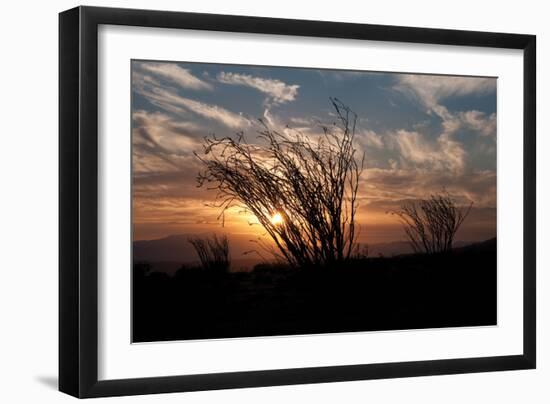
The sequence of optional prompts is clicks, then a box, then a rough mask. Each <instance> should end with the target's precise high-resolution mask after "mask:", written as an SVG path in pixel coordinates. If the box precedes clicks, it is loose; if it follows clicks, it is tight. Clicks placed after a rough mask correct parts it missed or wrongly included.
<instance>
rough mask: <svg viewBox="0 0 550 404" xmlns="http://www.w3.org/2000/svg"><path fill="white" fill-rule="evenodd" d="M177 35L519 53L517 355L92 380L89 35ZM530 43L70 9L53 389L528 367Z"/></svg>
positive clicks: (94, 41) (93, 121) (123, 390)
mask: <svg viewBox="0 0 550 404" xmlns="http://www.w3.org/2000/svg"><path fill="white" fill-rule="evenodd" d="M100 24H113V25H126V26H141V27H158V28H176V29H177V28H180V29H194V30H207V31H226V32H242V33H259V34H277V35H291V36H308V37H318V38H343V39H360V40H371V41H391V42H404V43H424V44H439V45H451V46H452V45H463V46H476V47H488V48H510V49H520V50H523V60H524V77H523V80H524V89H523V106H524V107H523V108H524V110H523V119H524V122H523V131H524V132H523V139H524V157H523V169H524V178H523V179H524V190H523V192H524V211H523V217H524V235H523V243H524V244H523V251H524V256H523V354H521V355H511V356H495V357H482V358H466V359H444V360H426V361H415V362H400V363H379V364H363V365H349V366H330V367H313V368H295V369H280V370H261V371H246V372H233V373H214V374H196V375H182V376H170V377H150V378H149V377H148V378H139V379H123V380H105V381H101V380H98V322H97V319H98V277H97V275H98V269H97V265H98V255H97V254H98V230H97V226H98V199H97V198H98V139H97V130H98V104H97V103H98V87H97V86H98V66H97V61H98V55H97V52H98V35H97V34H98V26H99V25H100ZM535 121H536V37H535V36H533V35H518V34H503V33H489V32H472V31H458V30H443V29H425V28H409V27H396V26H382V25H366V24H350V23H339V22H321V21H302V20H288V19H278V18H259V17H244V16H229V15H213V14H196V13H183V12H166V11H148V10H130V9H111V8H96V7H77V8H74V9H71V10H68V11H64V12H62V13H60V15H59V156H60V157H59V218H60V219H59V234H60V236H59V389H60V390H61V391H63V392H65V393H68V394H70V395H73V396H75V397H80V398H85V397H105V396H120V395H134V394H150V393H168V392H183V391H196V390H212V389H226V388H244V387H260V386H274V385H290V384H301V383H323V382H337V381H351V380H363V379H381V378H396V377H411V376H426V375H441V374H458V373H470V372H488V371H501V370H514V369H533V368H535V366H536V359H535V358H536V324H535V318H536V315H535V313H536V312H535V301H536V295H535V293H536V290H535V274H536V266H535V264H536V255H535V252H536V242H535V241H536V240H535V237H536V234H535V226H536V221H535V208H536V206H535V204H536V202H535V195H536V189H535V186H536V185H535V184H536V180H535V174H536V173H535V166H536V162H535V146H536V144H535V141H536V139H535Z"/></svg>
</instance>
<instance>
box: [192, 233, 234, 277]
mask: <svg viewBox="0 0 550 404" xmlns="http://www.w3.org/2000/svg"><path fill="white" fill-rule="evenodd" d="M188 241H189V243H191V245H192V246H193V248H194V249H195V251H196V252H197V255H198V256H199V260H200V262H201V267H202V268H203V269H205V270H208V271H214V272H228V271H229V267H230V266H231V258H230V256H229V241H228V240H227V236H225V235H224V236H221V237H219V238H218V236H217V235H214V236H212V237H211V238H200V237H190V238H189V240H188Z"/></svg>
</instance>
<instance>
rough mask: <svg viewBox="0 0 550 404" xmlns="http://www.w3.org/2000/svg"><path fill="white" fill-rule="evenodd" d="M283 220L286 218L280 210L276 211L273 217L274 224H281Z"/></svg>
mask: <svg viewBox="0 0 550 404" xmlns="http://www.w3.org/2000/svg"><path fill="white" fill-rule="evenodd" d="M283 222H284V219H283V217H282V216H281V214H280V213H279V212H276V213H275V214H274V215H273V216H272V217H271V223H273V224H274V225H279V224H282V223H283Z"/></svg>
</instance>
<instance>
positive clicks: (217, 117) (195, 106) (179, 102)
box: [136, 86, 251, 129]
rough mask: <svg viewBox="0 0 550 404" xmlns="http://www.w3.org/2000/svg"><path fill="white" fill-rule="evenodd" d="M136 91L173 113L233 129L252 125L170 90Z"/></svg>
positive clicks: (215, 107) (240, 116)
mask: <svg viewBox="0 0 550 404" xmlns="http://www.w3.org/2000/svg"><path fill="white" fill-rule="evenodd" d="M136 91H137V92H139V93H140V94H141V95H142V96H144V97H145V98H147V99H148V100H149V101H150V102H151V103H152V104H154V105H156V106H158V107H160V108H163V109H164V110H166V111H169V112H172V113H178V114H180V115H182V114H183V115H185V112H186V111H190V112H193V113H195V114H197V115H200V116H202V117H204V118H207V119H211V120H214V121H217V122H219V123H221V124H223V125H225V126H227V127H229V128H231V129H244V128H247V127H249V126H250V125H251V121H250V120H249V119H248V118H246V117H244V116H243V115H241V114H237V113H235V112H231V111H229V110H227V109H225V108H223V107H220V106H218V105H215V104H208V103H204V102H200V101H196V100H193V99H191V98H187V97H182V96H180V95H179V94H177V93H176V92H174V91H172V90H170V89H164V88H161V87H156V86H145V87H143V88H139V87H136Z"/></svg>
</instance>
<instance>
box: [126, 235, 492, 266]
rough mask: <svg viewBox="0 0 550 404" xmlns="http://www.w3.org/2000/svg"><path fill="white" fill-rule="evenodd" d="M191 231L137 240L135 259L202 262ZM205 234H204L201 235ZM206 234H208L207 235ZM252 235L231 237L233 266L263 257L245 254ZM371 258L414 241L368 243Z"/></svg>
mask: <svg viewBox="0 0 550 404" xmlns="http://www.w3.org/2000/svg"><path fill="white" fill-rule="evenodd" d="M190 236H196V235H191V234H176V235H171V236H168V237H164V238H161V239H156V240H139V241H134V251H133V256H134V261H136V262H138V261H147V262H149V263H151V264H152V265H153V269H154V270H155V271H161V272H166V273H173V272H175V271H176V270H177V269H178V268H180V267H181V266H182V265H183V264H186V265H193V264H196V263H198V257H197V255H196V253H195V250H194V249H193V247H192V246H191V244H190V243H189V241H188V239H189V237H190ZM199 236H201V235H199ZM202 236H207V234H204V235H202ZM251 238H252V236H248V235H233V236H230V239H229V243H230V246H231V258H232V259H231V262H232V269H233V270H234V271H235V270H237V271H238V270H250V269H251V268H253V267H254V265H256V264H258V263H259V262H261V261H262V260H261V259H260V257H259V256H257V255H255V254H250V255H244V254H243V253H244V252H245V251H247V250H250V249H251V248H253V244H252V243H251V242H250V239H251ZM454 248H455V249H459V250H460V249H468V248H470V249H471V248H477V249H494V248H496V239H491V240H487V241H483V242H467V241H457V242H455V244H454ZM368 252H369V256H370V257H378V256H384V257H393V256H396V255H401V254H410V253H412V252H413V251H412V248H411V246H410V244H409V243H408V242H406V241H394V242H388V243H375V244H369V245H368Z"/></svg>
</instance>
